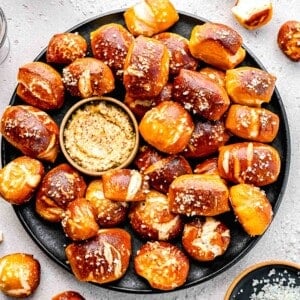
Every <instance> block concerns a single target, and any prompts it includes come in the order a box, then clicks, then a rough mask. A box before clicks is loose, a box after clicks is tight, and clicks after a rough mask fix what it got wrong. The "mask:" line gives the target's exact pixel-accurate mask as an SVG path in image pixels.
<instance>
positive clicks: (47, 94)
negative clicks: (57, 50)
mask: <svg viewBox="0 0 300 300" xmlns="http://www.w3.org/2000/svg"><path fill="white" fill-rule="evenodd" d="M17 80H18V86H17V95H18V96H19V97H20V98H21V99H22V100H23V101H24V102H25V103H27V104H30V105H32V106H35V107H37V108H40V109H42V110H52V109H58V108H60V107H61V106H62V105H63V103H64V96H65V91H64V85H63V82H62V78H61V75H60V74H59V73H58V71H56V70H55V69H54V68H53V67H51V66H50V65H48V64H46V63H44V62H38V61H34V62H30V63H27V64H25V65H23V66H21V67H20V68H19V71H18V75H17Z"/></svg>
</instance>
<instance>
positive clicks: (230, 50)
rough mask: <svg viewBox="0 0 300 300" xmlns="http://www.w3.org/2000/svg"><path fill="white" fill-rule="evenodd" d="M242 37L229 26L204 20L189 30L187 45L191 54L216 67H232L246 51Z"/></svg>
mask: <svg viewBox="0 0 300 300" xmlns="http://www.w3.org/2000/svg"><path fill="white" fill-rule="evenodd" d="M242 42H243V40H242V37H241V36H240V35H239V33H238V32H237V31H235V30H234V29H232V28H231V27H229V26H227V25H225V24H220V23H210V22H206V23H204V24H203V25H196V26H195V27H194V28H193V29H192V32H191V36H190V42H189V47H190V51H191V53H192V55H193V56H194V57H196V58H198V59H200V60H203V61H204V62H206V63H207V64H209V65H212V66H214V67H216V68H219V69H222V70H227V69H233V68H234V67H236V66H237V65H238V64H239V63H241V62H242V61H243V60H244V58H245V56H246V51H245V49H244V48H243V47H242Z"/></svg>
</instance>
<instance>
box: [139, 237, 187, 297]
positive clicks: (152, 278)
mask: <svg viewBox="0 0 300 300" xmlns="http://www.w3.org/2000/svg"><path fill="white" fill-rule="evenodd" d="M189 268H190V264H189V260H188V258H187V257H186V255H185V254H184V252H183V251H182V250H180V249H179V248H178V247H177V246H175V245H173V244H171V243H169V242H165V241H154V242H147V243H146V244H144V245H143V246H142V247H141V248H140V249H139V250H138V252H137V254H136V256H135V258H134V269H135V271H136V272H137V274H138V275H140V276H142V277H144V278H145V279H146V280H147V281H148V282H149V284H150V285H151V287H153V288H155V289H159V290H164V291H169V290H173V289H175V288H177V287H179V286H182V285H183V284H184V283H185V281H186V279H187V276H188V272H189Z"/></svg>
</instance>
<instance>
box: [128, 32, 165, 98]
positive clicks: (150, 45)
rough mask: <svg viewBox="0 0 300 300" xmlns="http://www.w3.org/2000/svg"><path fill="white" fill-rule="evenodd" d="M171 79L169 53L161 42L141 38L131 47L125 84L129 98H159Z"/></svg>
mask: <svg viewBox="0 0 300 300" xmlns="http://www.w3.org/2000/svg"><path fill="white" fill-rule="evenodd" d="M168 78H169V53H168V49H167V47H166V46H165V45H164V44H163V43H162V42H160V41H158V40H156V39H154V38H149V37H144V36H139V37H137V38H136V39H135V40H134V42H133V43H131V46H130V47H129V50H128V53H127V56H126V60H125V64H124V75H123V83H124V86H125V89H126V93H127V94H128V96H130V97H133V98H138V97H139V98H149V97H155V96H158V94H159V93H160V92H161V91H162V89H163V87H164V86H165V85H166V84H167V82H168Z"/></svg>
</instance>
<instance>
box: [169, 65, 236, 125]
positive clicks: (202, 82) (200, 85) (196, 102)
mask: <svg viewBox="0 0 300 300" xmlns="http://www.w3.org/2000/svg"><path fill="white" fill-rule="evenodd" d="M173 98H174V100H175V101H177V102H179V103H181V104H182V105H183V106H184V108H185V109H186V110H188V111H189V112H190V113H192V114H196V115H199V116H201V117H204V118H206V119H209V120H214V121H216V120H220V118H221V117H222V116H223V114H224V113H225V111H226V110H227V109H228V107H229V104H230V100H229V98H228V95H227V93H226V90H225V89H224V88H223V87H221V86H220V85H219V84H217V83H215V82H214V81H212V80H210V79H208V78H207V76H205V75H203V74H201V73H199V72H196V71H190V70H185V69H181V70H180V72H179V75H178V76H176V77H175V79H174V84H173Z"/></svg>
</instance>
